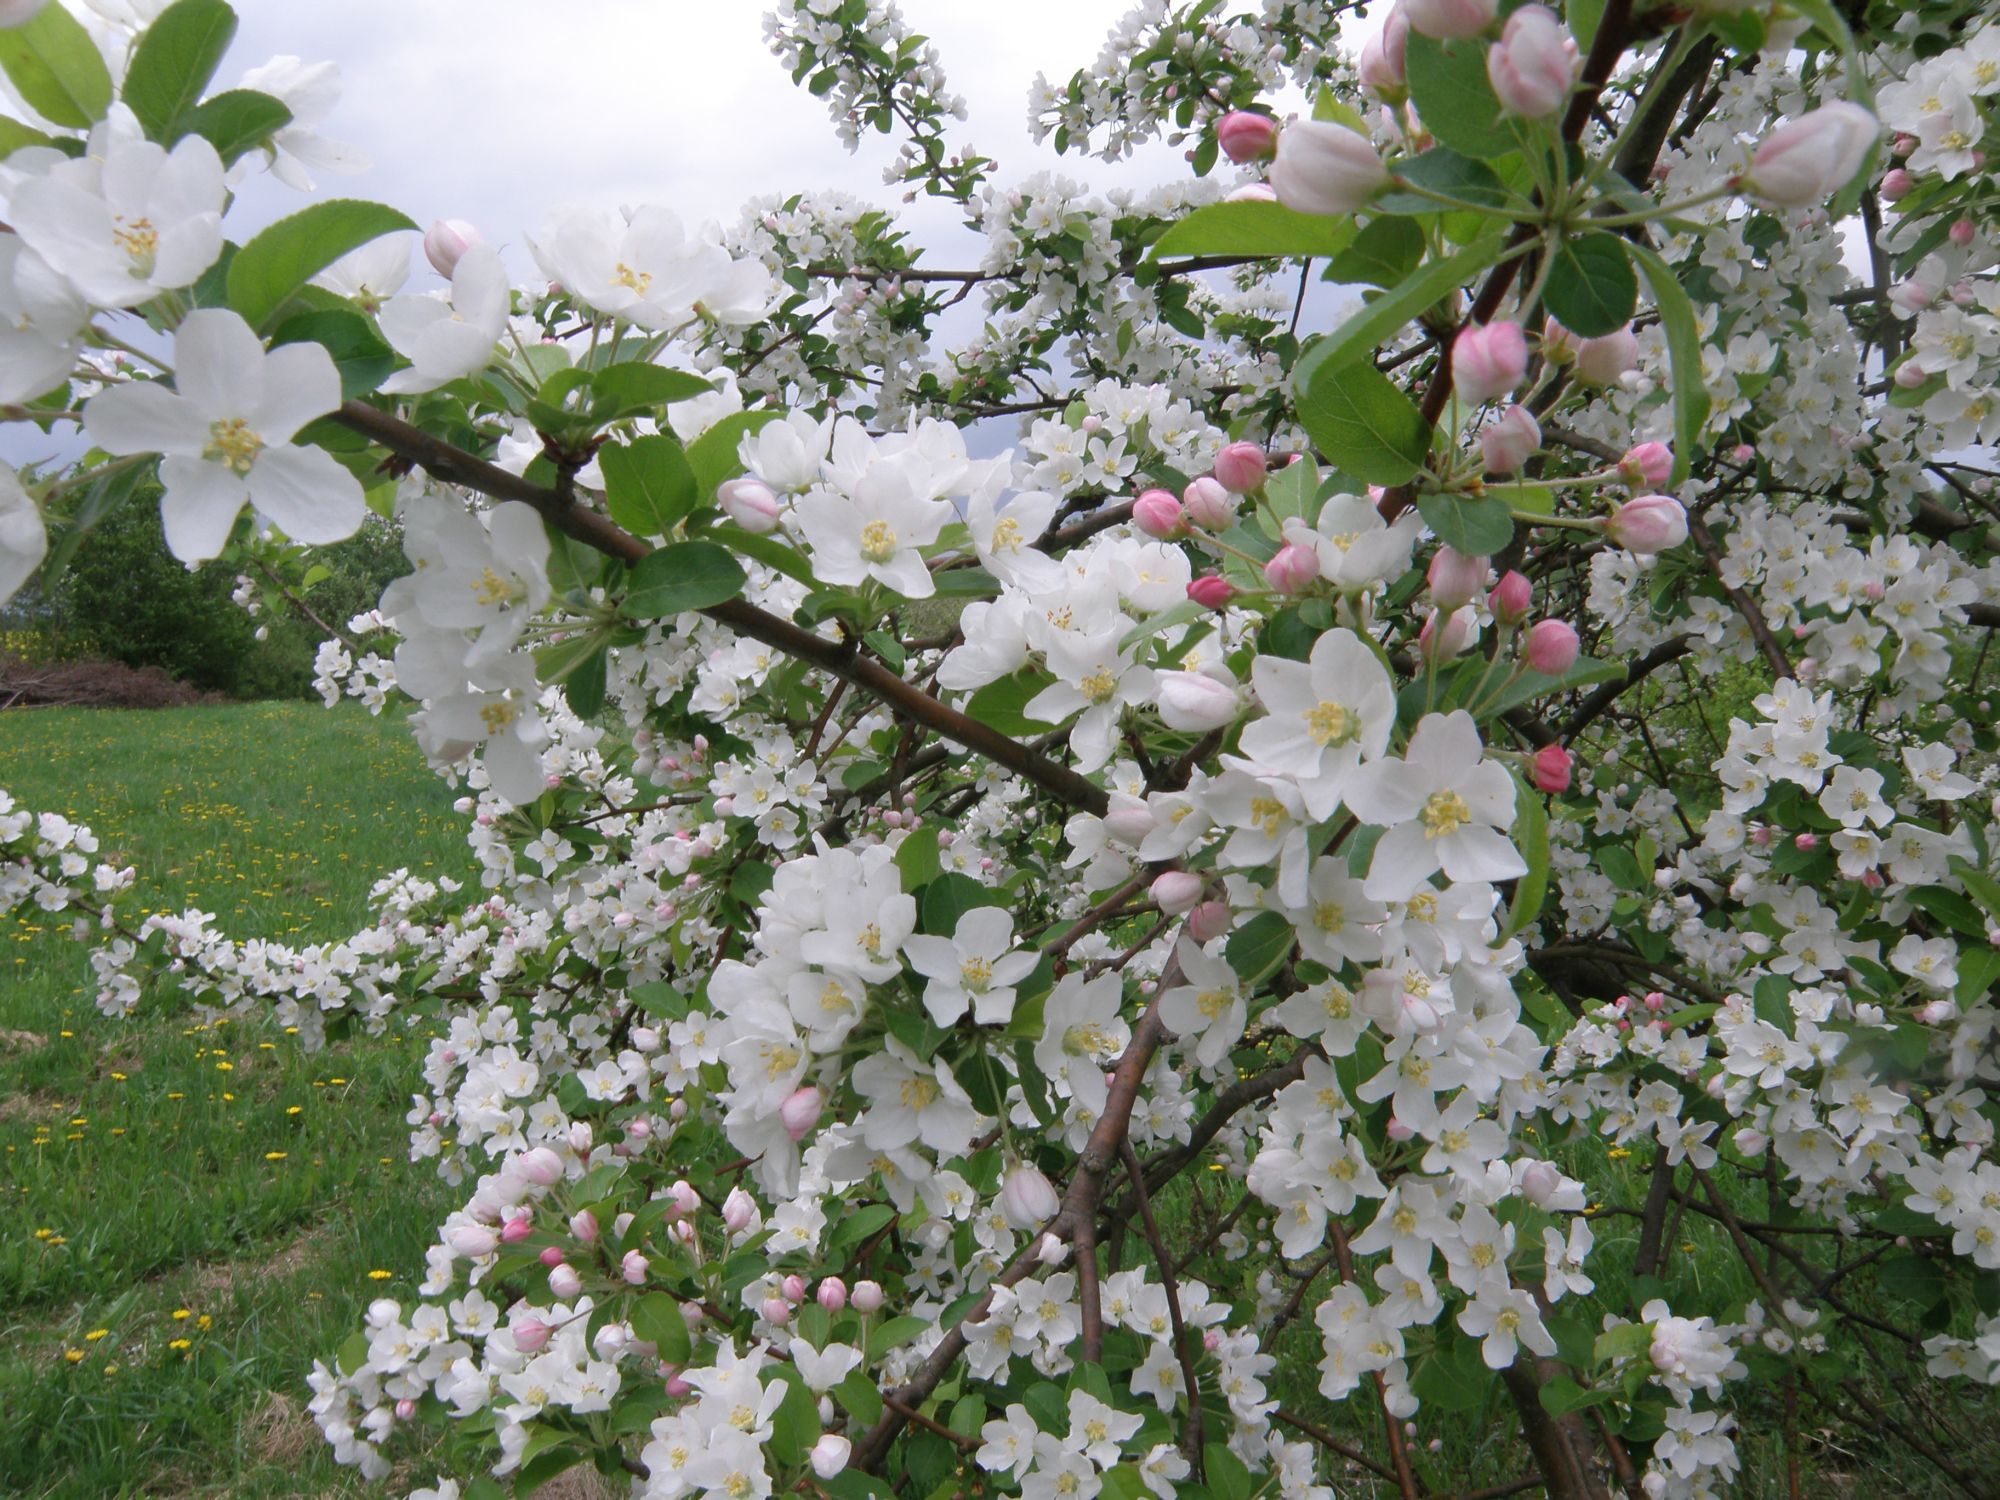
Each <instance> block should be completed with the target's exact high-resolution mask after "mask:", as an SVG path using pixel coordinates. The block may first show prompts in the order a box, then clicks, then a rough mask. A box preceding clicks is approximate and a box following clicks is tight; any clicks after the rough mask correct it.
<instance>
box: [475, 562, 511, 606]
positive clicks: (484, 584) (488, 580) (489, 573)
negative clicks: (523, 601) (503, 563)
mask: <svg viewBox="0 0 2000 1500" xmlns="http://www.w3.org/2000/svg"><path fill="white" fill-rule="evenodd" d="M513 596H514V586H513V585H512V584H511V583H509V582H508V581H507V580H506V579H504V578H502V577H501V576H500V575H499V574H498V573H496V572H494V571H493V570H492V569H491V568H487V569H485V570H484V571H483V572H481V573H480V575H479V576H478V577H477V578H475V579H473V580H472V597H473V599H474V600H476V601H477V602H478V603H480V604H483V605H488V606H491V605H495V604H502V603H505V602H506V601H507V600H508V599H511V598H512V597H513Z"/></svg>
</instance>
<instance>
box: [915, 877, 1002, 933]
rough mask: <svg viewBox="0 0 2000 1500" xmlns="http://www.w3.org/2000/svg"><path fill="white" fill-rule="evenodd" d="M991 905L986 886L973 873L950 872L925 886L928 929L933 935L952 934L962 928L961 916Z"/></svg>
mask: <svg viewBox="0 0 2000 1500" xmlns="http://www.w3.org/2000/svg"><path fill="white" fill-rule="evenodd" d="M991 905H993V902H992V901H991V900H989V899H988V893H987V890H986V887H985V886H983V885H981V884H980V883H979V882H978V881H976V880H974V879H973V878H972V877H971V876H970V875H960V874H958V873H957V872H956V871H949V872H947V873H945V874H942V875H940V876H938V878H937V879H935V880H933V881H932V882H931V883H930V884H929V885H927V886H925V887H924V899H923V901H922V903H921V909H922V912H923V927H924V931H925V932H927V933H929V934H930V935H931V936H933V937H950V936H951V935H952V934H953V933H955V932H957V931H958V919H959V918H960V917H962V916H964V915H965V914H966V913H967V912H969V911H971V910H972V909H973V908H974V907H977V906H991Z"/></svg>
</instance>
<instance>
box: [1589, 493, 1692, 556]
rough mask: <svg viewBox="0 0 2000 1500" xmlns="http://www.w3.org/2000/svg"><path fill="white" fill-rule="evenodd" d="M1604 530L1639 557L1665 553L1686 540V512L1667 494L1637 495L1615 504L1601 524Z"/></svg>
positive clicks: (1614, 540) (1617, 542)
mask: <svg viewBox="0 0 2000 1500" xmlns="http://www.w3.org/2000/svg"><path fill="white" fill-rule="evenodd" d="M1604 533H1605V535H1606V536H1608V537H1610V538H1611V540H1612V541H1613V542H1615V543H1616V544H1617V545H1618V546H1620V547H1623V548H1624V549H1625V550H1626V551H1627V552H1636V553H1638V554H1639V555H1640V556H1641V557H1644V556H1647V555H1648V554H1650V553H1654V552H1665V551H1667V550H1668V549H1669V548H1672V547H1678V546H1679V545H1680V544H1681V543H1682V542H1684V541H1686V540H1687V534H1688V527H1687V511H1686V510H1684V509H1682V507H1681V503H1680V501H1678V500H1676V499H1674V498H1673V497H1672V496H1671V495H1641V496H1639V498H1638V499H1636V500H1627V501H1626V502H1625V503H1624V504H1623V505H1621V506H1619V507H1618V509H1617V510H1616V511H1615V512H1614V513H1613V514H1612V516H1611V518H1610V519H1609V520H1608V521H1606V522H1605V523H1604Z"/></svg>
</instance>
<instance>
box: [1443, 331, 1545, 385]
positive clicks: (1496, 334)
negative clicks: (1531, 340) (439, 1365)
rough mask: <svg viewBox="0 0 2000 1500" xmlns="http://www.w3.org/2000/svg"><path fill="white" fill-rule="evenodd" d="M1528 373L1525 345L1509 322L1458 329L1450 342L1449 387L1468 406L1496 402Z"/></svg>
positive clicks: (1518, 332) (1520, 334)
mask: <svg viewBox="0 0 2000 1500" xmlns="http://www.w3.org/2000/svg"><path fill="white" fill-rule="evenodd" d="M1527 373H1528V341H1527V339H1526V338H1525V337H1523V335H1522V333H1521V325H1520V324H1518V323H1515V322H1513V321H1511V320H1509V319H1506V318H1502V319H1500V320H1499V321H1497V322H1493V323H1481V324H1476V325H1473V326H1469V327H1466V328H1461V329H1460V330H1459V331H1458V337H1457V338H1455V339H1453V340H1452V341H1451V379H1452V384H1453V385H1454V386H1455V387H1456V388H1457V390H1458V395H1459V399H1460V400H1462V401H1464V402H1466V403H1467V404H1468V405H1472V406H1477V405H1479V404H1480V403H1481V402H1483V401H1493V400H1497V399H1498V398H1499V397H1501V396H1504V395H1506V394H1507V393H1508V392H1509V391H1511V390H1513V389H1514V387H1515V386H1517V385H1519V384H1520V383H1521V379H1522V377H1523V376H1525V375H1526V374H1527Z"/></svg>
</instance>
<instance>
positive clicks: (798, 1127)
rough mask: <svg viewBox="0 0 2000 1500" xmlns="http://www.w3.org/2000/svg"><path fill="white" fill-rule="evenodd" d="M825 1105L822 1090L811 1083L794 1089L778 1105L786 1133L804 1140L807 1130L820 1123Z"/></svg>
mask: <svg viewBox="0 0 2000 1500" xmlns="http://www.w3.org/2000/svg"><path fill="white" fill-rule="evenodd" d="M823 1107H824V1099H823V1097H822V1096H821V1094H820V1091H819V1090H818V1089H816V1088H814V1087H813V1086H812V1085H811V1084H808V1085H806V1087H804V1088H802V1089H795V1090H793V1091H792V1092H791V1093H790V1094H789V1095H787V1096H786V1098H785V1102H784V1103H783V1104H780V1105H779V1106H778V1118H779V1120H780V1121H781V1122H782V1123H783V1124H784V1127H785V1134H787V1135H789V1136H790V1137H791V1138H792V1139H793V1140H795V1141H801V1140H804V1139H805V1137H806V1132H807V1131H809V1130H811V1129H812V1128H813V1126H815V1125H817V1124H819V1117H820V1113H821V1110H822V1108H823Z"/></svg>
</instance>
